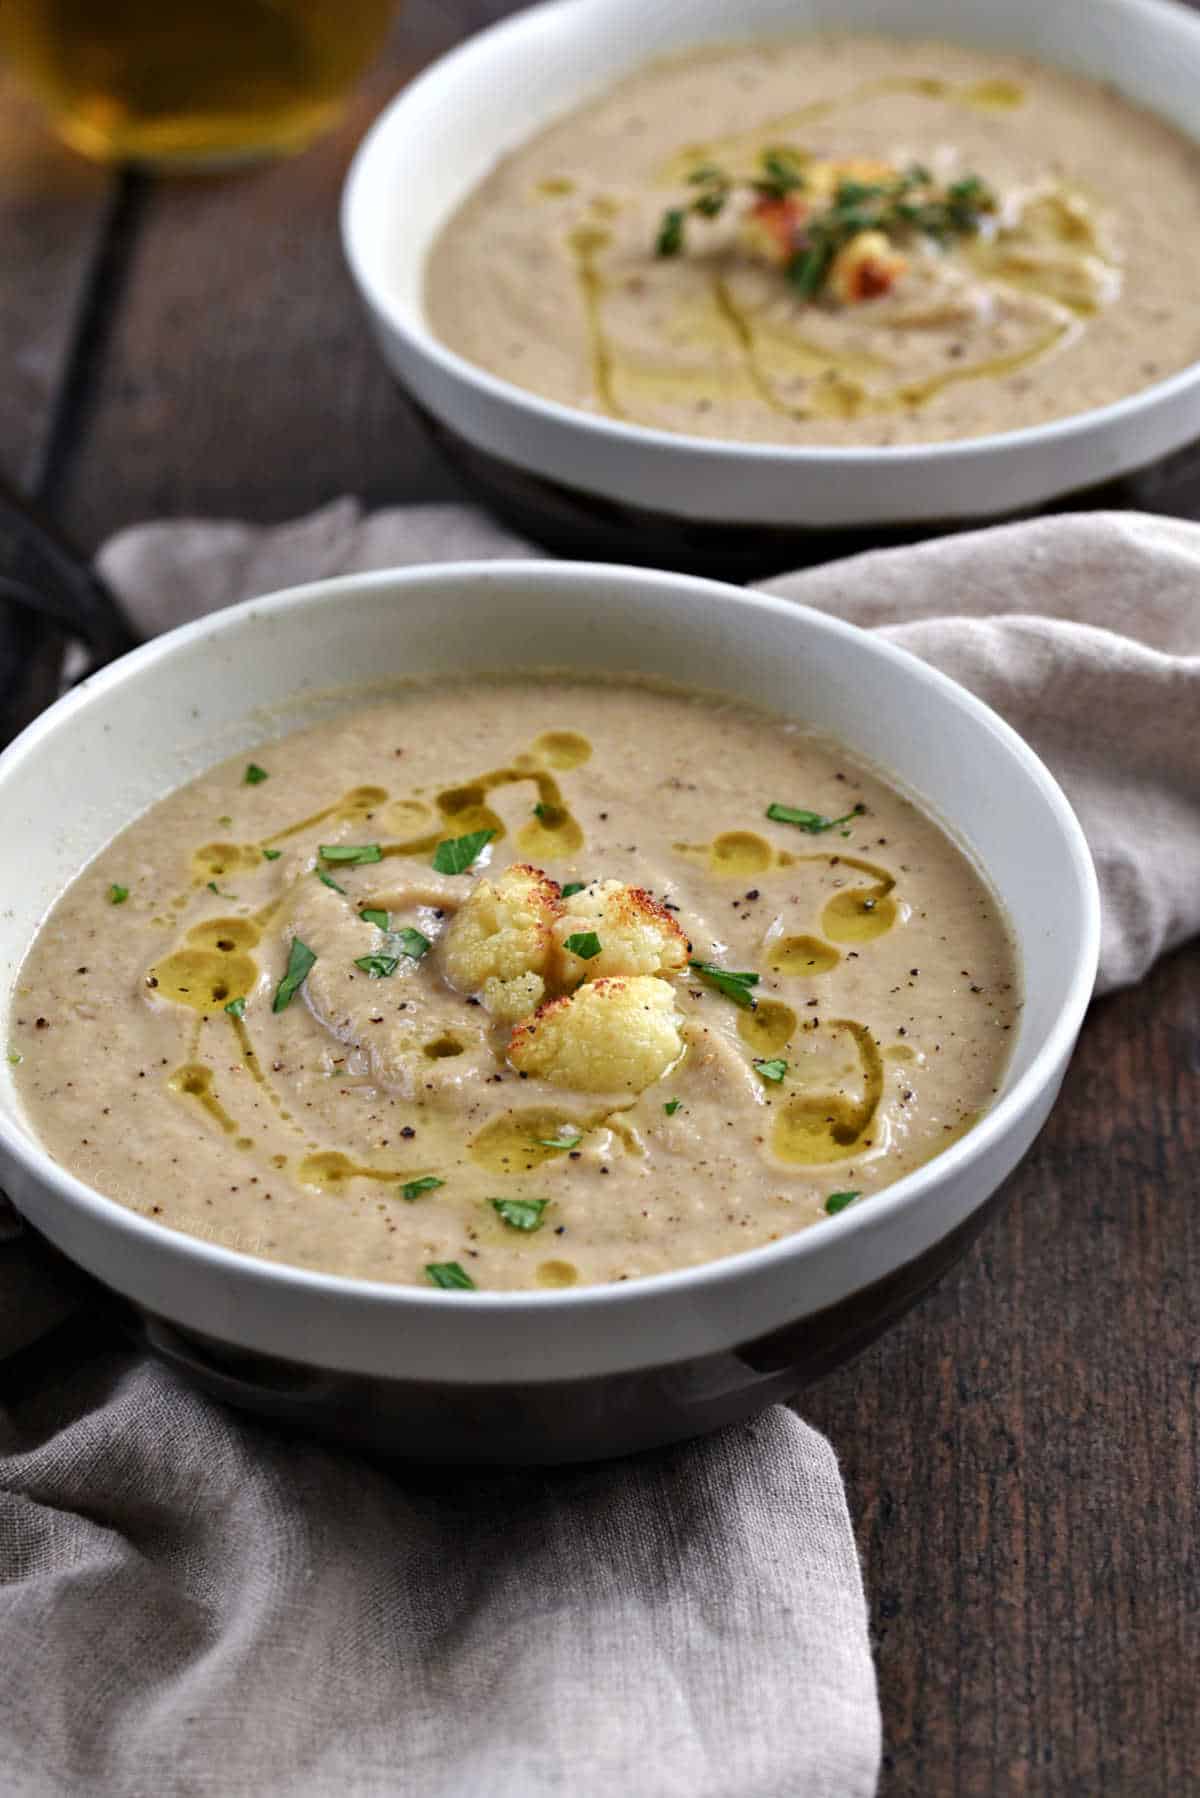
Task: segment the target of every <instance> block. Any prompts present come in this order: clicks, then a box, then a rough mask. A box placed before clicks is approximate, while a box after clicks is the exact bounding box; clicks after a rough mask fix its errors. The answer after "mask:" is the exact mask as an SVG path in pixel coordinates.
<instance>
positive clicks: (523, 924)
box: [442, 863, 561, 1021]
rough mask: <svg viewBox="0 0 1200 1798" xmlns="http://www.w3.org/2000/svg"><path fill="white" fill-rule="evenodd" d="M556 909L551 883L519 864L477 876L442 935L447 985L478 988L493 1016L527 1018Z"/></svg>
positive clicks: (537, 994)
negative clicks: (492, 876) (491, 874)
mask: <svg viewBox="0 0 1200 1798" xmlns="http://www.w3.org/2000/svg"><path fill="white" fill-rule="evenodd" d="M560 908H561V899H560V895H559V889H558V885H557V883H556V882H555V881H553V880H550V879H549V878H548V877H547V876H546V875H545V874H543V873H542V872H541V870H540V869H538V868H530V867H528V866H526V865H525V864H524V863H518V864H517V865H516V866H515V867H512V868H508V869H506V870H505V872H504V873H503V874H501V875H500V877H499V879H498V880H495V881H491V880H480V881H479V882H478V883H477V884H476V886H475V888H474V890H473V891H472V892H471V894H470V896H469V898H468V899H467V900H466V902H465V903H464V904H463V906H462V908H461V910H460V911H459V912H458V914H457V915H456V917H455V919H454V922H453V923H452V924H451V926H450V928H449V930H448V931H447V932H446V935H445V937H444V938H443V940H442V968H443V970H444V972H445V975H446V978H447V980H448V981H449V982H450V984H451V986H456V987H457V988H458V989H459V991H460V992H465V993H478V994H479V995H480V997H481V998H482V1000H483V1002H484V1004H485V1005H486V1006H487V1008H488V1010H489V1011H491V1012H493V1013H495V1015H496V1016H498V1017H502V1018H505V1019H506V1020H508V1021H512V1020H513V1019H515V1018H518V1017H527V1016H528V1015H529V1013H530V1012H531V1011H533V1010H535V1009H536V1007H537V1006H538V1005H539V1004H540V1002H541V1000H542V998H543V996H544V994H545V990H546V989H545V982H544V979H543V976H544V975H545V973H546V969H547V966H548V964H549V960H550V954H551V949H552V947H553V945H552V941H551V936H550V926H551V925H552V924H553V922H554V919H555V918H556V917H557V915H558V912H559V910H560Z"/></svg>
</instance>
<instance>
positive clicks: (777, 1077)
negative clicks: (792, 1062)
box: [754, 1056, 788, 1086]
mask: <svg viewBox="0 0 1200 1798" xmlns="http://www.w3.org/2000/svg"><path fill="white" fill-rule="evenodd" d="M754 1071H755V1073H756V1074H760V1075H761V1076H762V1078H763V1079H764V1080H771V1081H773V1082H774V1083H775V1085H776V1086H778V1085H779V1082H780V1081H781V1080H782V1079H783V1076H784V1075H785V1074H786V1073H787V1071H788V1064H787V1062H786V1061H783V1060H782V1059H781V1058H780V1057H779V1056H776V1057H775V1058H774V1059H773V1060H771V1061H756V1062H755V1064H754Z"/></svg>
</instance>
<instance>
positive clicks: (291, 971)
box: [271, 936, 317, 1011]
mask: <svg viewBox="0 0 1200 1798" xmlns="http://www.w3.org/2000/svg"><path fill="white" fill-rule="evenodd" d="M316 959H317V958H316V956H315V955H314V954H313V952H312V950H311V949H310V948H309V946H308V944H307V943H302V942H301V941H300V938H299V937H298V936H294V937H293V938H292V947H291V950H290V951H289V954H288V965H287V973H286V974H285V975H284V977H283V979H282V980H281V981H280V982H279V985H278V986H277V987H276V988H275V997H274V999H272V1001H271V1010H272V1011H286V1010H287V1008H288V1006H289V1005H290V1004H291V1002H292V1000H293V999H294V998H295V996H296V994H297V993H298V992H299V991H300V988H301V987H302V986H303V985H304V982H305V981H306V980H307V979H308V976H309V971H310V969H311V968H312V966H313V963H314V962H315V961H316Z"/></svg>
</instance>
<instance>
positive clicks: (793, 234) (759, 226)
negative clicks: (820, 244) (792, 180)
mask: <svg viewBox="0 0 1200 1798" xmlns="http://www.w3.org/2000/svg"><path fill="white" fill-rule="evenodd" d="M807 216H808V206H807V204H806V203H805V201H803V200H800V199H797V197H796V196H795V194H787V195H785V196H784V197H783V199H779V200H776V199H771V198H768V197H766V196H764V197H763V198H762V199H759V200H756V201H755V202H754V204H753V205H752V206H751V207H750V209H749V211H748V212H747V213H746V214H745V215H744V217H743V218H742V220H741V223H740V225H739V226H738V242H739V244H740V245H741V247H742V249H743V250H745V251H746V252H747V253H748V254H749V255H751V256H756V257H758V258H759V259H760V260H761V261H764V262H771V263H774V264H776V265H777V266H778V267H782V266H783V264H784V263H787V262H790V261H791V259H792V257H793V255H794V254H795V251H796V245H797V243H798V242H799V240H800V234H801V231H802V229H803V225H804V220H805V219H806V218H807Z"/></svg>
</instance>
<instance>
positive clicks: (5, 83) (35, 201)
mask: <svg viewBox="0 0 1200 1798" xmlns="http://www.w3.org/2000/svg"><path fill="white" fill-rule="evenodd" d="M112 193H113V181H112V177H111V176H110V175H109V174H108V173H107V172H106V171H105V170H103V169H98V168H93V167H92V166H91V164H89V163H86V162H84V161H83V160H82V159H81V158H80V157H78V156H74V155H72V153H71V152H70V151H69V150H66V149H64V148H63V147H62V146H61V145H60V144H59V143H58V142H57V141H56V140H55V139H54V138H53V137H52V136H51V135H50V133H49V131H48V130H47V128H46V126H45V125H44V123H43V122H42V119H41V116H40V114H39V113H38V111H37V108H36V107H35V106H34V104H33V102H32V101H30V100H27V99H26V98H25V96H24V95H23V94H22V93H21V92H20V90H19V89H18V88H17V87H16V85H15V83H14V82H13V81H12V80H11V78H10V77H9V76H8V75H6V74H5V72H4V71H3V69H0V246H2V248H0V266H2V267H3V270H4V278H3V280H2V281H0V344H3V346H4V362H3V370H4V378H3V380H0V467H2V468H3V469H5V470H6V471H7V473H8V475H9V477H10V479H12V480H13V481H15V482H17V483H19V484H20V485H22V486H25V487H28V488H32V487H35V486H36V485H38V483H39V481H40V478H41V475H42V468H43V462H44V459H45V455H46V450H47V444H48V441H49V438H50V433H51V428H52V422H53V419H54V415H55V409H56V406H57V404H58V401H59V398H60V395H61V392H62V386H63V376H64V373H65V370H66V367H67V364H68V361H69V358H70V354H71V347H72V343H73V339H74V333H75V327H76V323H77V320H78V316H79V310H80V305H81V301H82V299H83V296H84V294H85V293H86V290H87V284H88V279H89V276H90V274H91V271H92V268H93V266H94V262H95V259H96V257H97V255H98V254H99V252H100V249H101V246H102V243H103V238H104V233H105V229H106V226H107V223H108V219H109V216H110V209H111V202H112Z"/></svg>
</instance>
